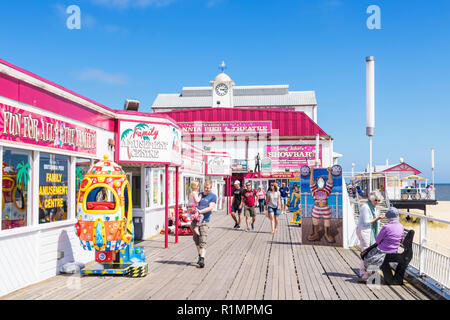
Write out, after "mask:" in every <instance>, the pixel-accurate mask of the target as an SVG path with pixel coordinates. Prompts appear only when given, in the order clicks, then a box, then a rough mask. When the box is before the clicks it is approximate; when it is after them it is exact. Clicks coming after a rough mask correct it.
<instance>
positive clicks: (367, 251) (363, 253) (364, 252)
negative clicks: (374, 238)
mask: <svg viewBox="0 0 450 320" xmlns="http://www.w3.org/2000/svg"><path fill="white" fill-rule="evenodd" d="M376 247H378V243H376V242H375V243H374V244H373V245H371V246H370V247H368V248H367V249H365V250H364V251H362V252H361V259H362V260H364V258H365V257H366V256H367V254H368V253H369V251H370V250H372V249H373V248H376Z"/></svg>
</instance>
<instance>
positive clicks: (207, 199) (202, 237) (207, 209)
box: [193, 180, 217, 268]
mask: <svg viewBox="0 0 450 320" xmlns="http://www.w3.org/2000/svg"><path fill="white" fill-rule="evenodd" d="M211 188H212V182H211V181H209V180H208V181H206V182H205V186H204V189H203V190H204V191H203V192H202V193H201V194H200V196H201V197H202V198H201V200H200V202H199V203H198V205H197V210H198V214H203V217H204V218H203V222H202V223H201V224H200V226H199V234H198V235H197V234H196V233H194V235H193V239H194V242H195V245H196V246H197V251H198V262H197V263H198V265H199V266H200V268H204V267H205V255H206V239H207V237H208V230H209V226H208V223H209V221H210V218H211V213H212V211H213V210H214V208H215V206H216V203H217V196H216V195H215V194H214V193H212V192H211Z"/></svg>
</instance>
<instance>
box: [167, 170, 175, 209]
mask: <svg viewBox="0 0 450 320" xmlns="http://www.w3.org/2000/svg"><path fill="white" fill-rule="evenodd" d="M168 184H169V205H174V204H175V172H174V171H172V170H171V171H169V183H168Z"/></svg>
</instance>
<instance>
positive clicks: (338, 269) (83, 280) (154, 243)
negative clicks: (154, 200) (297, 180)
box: [0, 212, 431, 300]
mask: <svg viewBox="0 0 450 320" xmlns="http://www.w3.org/2000/svg"><path fill="white" fill-rule="evenodd" d="M291 219H292V215H291V214H289V213H288V214H287V215H281V216H280V219H279V226H278V232H277V234H275V235H272V234H271V229H270V222H269V220H268V219H267V218H266V217H265V216H264V215H258V216H257V220H256V223H255V230H253V231H250V232H245V231H244V229H245V221H242V223H241V227H242V229H241V230H235V229H233V228H232V227H233V225H234V222H233V220H232V219H231V217H230V216H227V215H226V214H225V213H223V212H220V213H215V214H214V215H213V216H212V222H211V223H210V230H209V235H208V244H207V255H206V260H205V262H206V265H205V268H203V269H200V268H198V267H197V264H196V262H197V259H198V256H197V252H196V248H195V246H194V243H193V241H192V237H191V236H181V237H180V242H179V244H177V245H175V244H174V243H173V242H174V237H172V236H171V237H170V241H171V243H170V247H169V249H164V236H163V235H161V236H158V237H156V238H154V239H153V240H149V241H143V242H141V243H139V244H138V246H142V247H145V249H146V255H147V261H148V262H149V274H148V275H147V277H145V278H138V279H134V278H126V277H120V276H84V277H78V276H75V277H73V276H66V275H58V276H56V277H53V278H51V279H48V280H46V281H44V282H41V283H38V284H35V285H32V286H29V287H27V288H24V289H21V290H18V291H16V292H13V293H11V294H9V295H7V296H4V297H2V298H0V299H27V300H37V299H44V300H52V299H57V300H70V299H81V300H89V299H96V300H98V299H132V300H146V299H155V300H167V299H169V300H170V299H177V300H186V299H188V300H202V299H207V300H228V299H232V300H241V299H249V300H299V299H305V300H324V299H326V300H359V299H364V300H377V299H382V300H427V299H431V297H429V296H427V295H426V294H424V293H422V292H421V291H420V290H419V289H417V288H415V287H414V286H412V285H411V284H410V283H407V282H406V283H405V285H404V286H386V285H381V286H379V287H369V286H367V285H365V284H359V283H357V273H358V268H359V258H358V252H357V251H356V250H348V249H342V248H334V247H328V246H327V247H324V246H309V245H302V244H301V238H302V236H301V228H300V227H299V226H298V225H294V224H290V223H289V221H290V220H291Z"/></svg>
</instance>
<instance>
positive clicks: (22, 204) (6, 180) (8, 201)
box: [2, 162, 27, 230]
mask: <svg viewBox="0 0 450 320" xmlns="http://www.w3.org/2000/svg"><path fill="white" fill-rule="evenodd" d="M2 192H3V201H2V229H3V230H5V229H11V228H16V227H23V226H25V225H26V211H27V201H26V197H25V192H24V186H23V184H20V185H18V184H17V172H16V171H15V170H14V168H13V167H11V166H9V165H8V164H7V163H5V162H3V181H2Z"/></svg>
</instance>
